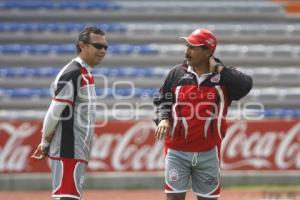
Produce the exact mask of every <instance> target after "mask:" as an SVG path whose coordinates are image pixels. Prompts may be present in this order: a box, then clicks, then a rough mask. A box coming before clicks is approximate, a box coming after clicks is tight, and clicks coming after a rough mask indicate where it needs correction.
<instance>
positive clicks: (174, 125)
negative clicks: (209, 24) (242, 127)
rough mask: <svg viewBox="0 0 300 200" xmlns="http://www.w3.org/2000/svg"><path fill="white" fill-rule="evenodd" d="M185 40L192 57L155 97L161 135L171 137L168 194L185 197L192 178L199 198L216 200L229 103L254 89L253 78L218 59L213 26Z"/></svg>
mask: <svg viewBox="0 0 300 200" xmlns="http://www.w3.org/2000/svg"><path fill="white" fill-rule="evenodd" d="M182 39H183V40H184V41H185V44H186V51H185V58H186V60H185V61H184V62H183V63H182V64H179V65H177V66H175V67H174V68H173V69H172V70H171V71H170V72H169V74H168V75H167V77H166V79H165V82H164V84H163V85H162V87H161V89H160V92H159V95H158V96H157V98H155V100H154V104H155V105H156V107H157V116H156V117H157V119H156V123H157V125H158V126H157V129H156V132H155V136H156V138H157V139H158V140H164V141H165V192H166V194H167V200H184V199H185V194H186V192H187V191H188V189H189V182H190V180H191V183H192V190H193V192H194V193H195V195H196V196H197V199H198V200H216V199H218V197H219V196H220V159H221V158H220V148H221V141H222V139H223V138H224V137H225V134H226V127H227V126H226V114H227V110H228V106H229V105H230V104H231V102H232V101H237V100H239V99H241V98H242V97H243V96H245V95H246V94H247V93H248V92H249V91H250V90H251V88H252V79H251V77H250V76H248V75H246V74H243V73H241V72H239V71H237V70H235V69H233V68H229V67H225V66H224V64H223V63H222V62H221V61H220V60H218V59H216V58H214V57H213V54H214V51H215V49H216V46H217V39H216V37H215V36H214V34H213V33H212V32H210V31H209V30H207V29H197V30H195V31H194V32H193V33H191V34H190V35H189V36H188V37H182Z"/></svg>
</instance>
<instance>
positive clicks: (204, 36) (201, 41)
mask: <svg viewBox="0 0 300 200" xmlns="http://www.w3.org/2000/svg"><path fill="white" fill-rule="evenodd" d="M180 38H181V39H184V40H185V41H186V42H187V43H188V44H190V45H192V46H207V47H208V48H209V49H212V50H213V52H214V51H215V49H216V46H217V39H216V37H215V36H214V34H213V33H212V32H210V31H209V30H207V29H196V30H195V31H193V32H192V33H191V34H190V35H189V36H188V37H180Z"/></svg>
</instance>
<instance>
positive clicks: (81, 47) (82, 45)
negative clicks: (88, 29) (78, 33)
mask: <svg viewBox="0 0 300 200" xmlns="http://www.w3.org/2000/svg"><path fill="white" fill-rule="evenodd" d="M79 47H80V49H81V51H82V50H83V49H84V48H86V44H85V43H84V42H82V41H80V42H79Z"/></svg>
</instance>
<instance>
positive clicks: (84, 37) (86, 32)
mask: <svg viewBox="0 0 300 200" xmlns="http://www.w3.org/2000/svg"><path fill="white" fill-rule="evenodd" d="M91 33H94V34H99V35H105V32H104V31H103V30H101V29H100V28H98V27H95V26H88V27H86V28H84V29H83V30H82V31H81V32H80V33H79V36H78V40H77V43H76V53H80V52H81V49H80V46H79V42H83V43H86V44H87V43H89V42H90V35H91Z"/></svg>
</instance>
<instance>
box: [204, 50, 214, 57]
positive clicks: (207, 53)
mask: <svg viewBox="0 0 300 200" xmlns="http://www.w3.org/2000/svg"><path fill="white" fill-rule="evenodd" d="M205 56H206V57H207V58H210V57H212V56H213V51H212V50H211V49H207V50H206V51H205Z"/></svg>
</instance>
